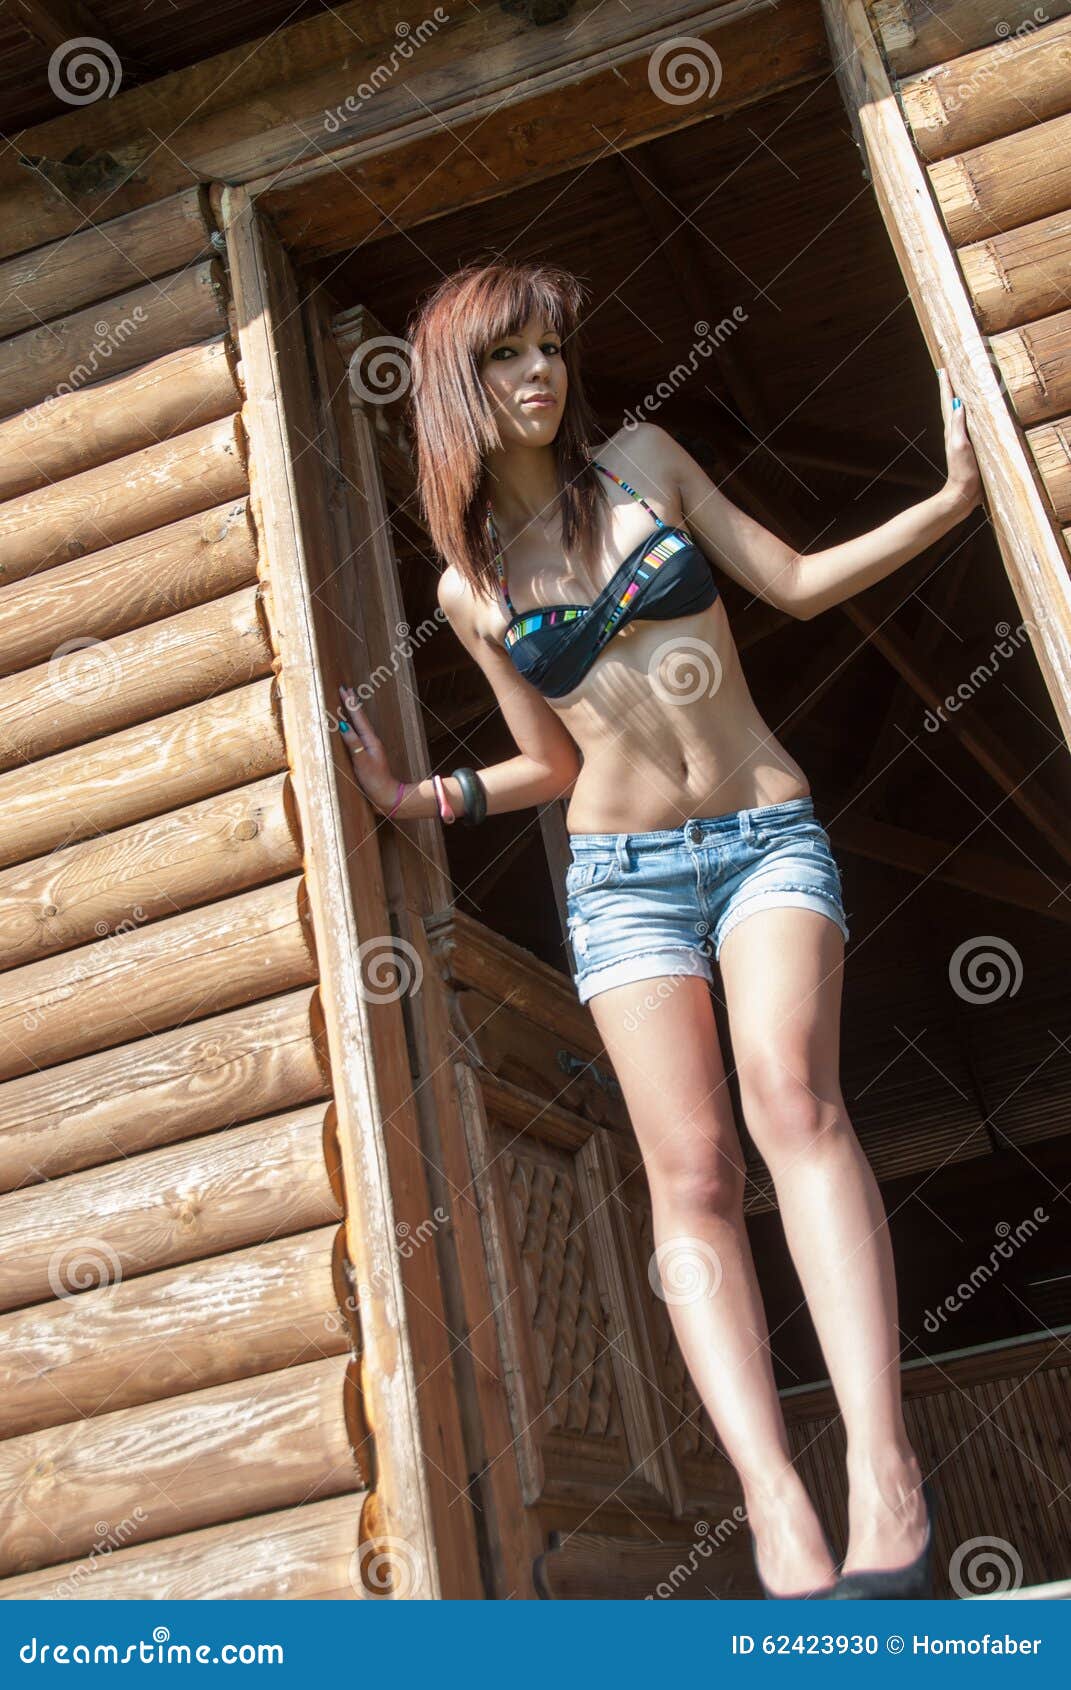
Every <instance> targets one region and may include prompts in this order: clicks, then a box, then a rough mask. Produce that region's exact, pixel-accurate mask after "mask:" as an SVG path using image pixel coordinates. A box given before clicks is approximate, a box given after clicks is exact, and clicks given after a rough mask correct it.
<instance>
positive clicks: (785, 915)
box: [720, 907, 926, 1572]
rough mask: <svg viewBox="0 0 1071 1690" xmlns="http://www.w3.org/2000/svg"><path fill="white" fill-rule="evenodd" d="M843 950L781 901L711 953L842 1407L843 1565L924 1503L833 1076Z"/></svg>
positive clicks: (874, 1188) (891, 1281) (883, 1560)
mask: <svg viewBox="0 0 1071 1690" xmlns="http://www.w3.org/2000/svg"><path fill="white" fill-rule="evenodd" d="M843 960H844V940H843V939H842V937H841V934H840V930H839V929H838V928H837V926H836V925H835V923H834V922H832V921H830V920H828V919H827V918H826V917H825V916H823V915H819V914H818V913H817V912H815V911H813V910H806V909H796V908H790V907H789V908H777V909H767V910H758V911H756V912H754V913H753V914H752V915H749V916H747V917H746V918H745V919H744V920H742V921H740V922H739V924H738V925H737V926H736V927H735V928H733V929H732V931H731V932H730V933H729V934H728V936H727V938H726V939H725V942H724V944H723V945H722V949H721V957H720V964H721V973H722V981H723V983H724V986H725V994H726V1002H727V1005H728V1011H729V1031H730V1037H731V1039H732V1046H733V1060H734V1062H735V1064H736V1070H737V1074H738V1077H739V1083H740V1096H741V1102H742V1105H743V1111H744V1119H745V1121H746V1123H747V1128H748V1131H749V1132H750V1134H751V1136H752V1138H753V1139H754V1140H755V1144H756V1146H757V1148H758V1150H759V1152H760V1154H761V1155H762V1157H763V1158H764V1160H765V1162H766V1165H767V1167H768V1168H769V1170H770V1174H771V1177H772V1179H773V1182H774V1186H775V1188H776V1191H777V1200H778V1204H779V1207H780V1211H781V1219H782V1222H783V1224H784V1228H785V1237H786V1239H787V1241H788V1246H789V1249H790V1251H791V1253H792V1260H793V1262H794V1263H795V1266H796V1271H797V1273H798V1274H799V1277H800V1283H801V1285H802V1286H803V1290H804V1295H805V1296H806V1298H807V1305H808V1308H809V1310H810V1314H811V1319H812V1320H813V1322H814V1326H815V1331H816V1332H817V1334H818V1339H819V1342H820V1344H821V1346H822V1354H823V1356H824V1357H825V1361H826V1366H827V1367H828V1369H829V1376H830V1379H831V1381H832V1384H833V1389H834V1391H835V1392H836V1397H837V1402H838V1404H839V1405H840V1410H841V1413H842V1415H843V1417H844V1424H845V1429H846V1432H847V1439H848V1480H849V1487H850V1490H849V1534H850V1535H849V1542H848V1552H847V1555H846V1557H845V1561H844V1570H845V1571H846V1572H850V1571H851V1570H852V1569H853V1568H855V1567H894V1566H899V1565H901V1564H902V1563H904V1562H906V1561H910V1560H912V1559H913V1558H914V1556H915V1555H916V1554H918V1552H919V1551H920V1550H921V1548H922V1545H923V1541H924V1538H925V1528H926V1514H925V1504H924V1501H923V1498H922V1494H921V1491H920V1490H918V1489H917V1487H918V1485H919V1482H920V1479H921V1476H922V1475H921V1473H920V1471H919V1465H918V1462H917V1460H916V1459H915V1455H914V1452H913V1451H912V1449H911V1445H910V1443H909V1441H908V1436H907V1430H906V1428H905V1425H904V1417H903V1410H902V1407H901V1398H900V1344H899V1336H900V1334H899V1326H898V1321H897V1298H896V1282H895V1278H894V1271H893V1256H892V1246H891V1243H890V1240H889V1228H888V1223H887V1220H886V1217H885V1209H884V1206H883V1204H882V1200H881V1194H880V1192H879V1191H878V1185H877V1181H876V1180H875V1178H874V1174H873V1171H872V1169H871V1167H870V1164H869V1162H868V1161H867V1159H866V1156H865V1155H864V1153H863V1150H862V1147H861V1145H860V1143H859V1140H858V1138H857V1137H856V1135H855V1130H854V1128H853V1127H852V1124H851V1121H850V1120H849V1118H848V1112H847V1109H846V1107H845V1103H844V1098H843V1096H842V1095H841V1089H840V1003H841V982H842V972H843Z"/></svg>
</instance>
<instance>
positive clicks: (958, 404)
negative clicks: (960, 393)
mask: <svg viewBox="0 0 1071 1690" xmlns="http://www.w3.org/2000/svg"><path fill="white" fill-rule="evenodd" d="M962 405H963V400H962V399H953V401H952V409H953V410H954V411H958V410H960V409H961V408H962Z"/></svg>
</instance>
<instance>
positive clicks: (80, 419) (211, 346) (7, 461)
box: [0, 337, 241, 499]
mask: <svg viewBox="0 0 1071 1690" xmlns="http://www.w3.org/2000/svg"><path fill="white" fill-rule="evenodd" d="M240 398H241V396H240V394H239V392H238V386H237V382H236V380H235V371H234V360H233V357H232V353H231V348H230V344H229V342H228V341H226V340H225V339H223V338H222V337H219V338H218V339H216V340H206V341H202V342H201V343H200V344H199V345H197V346H183V347H180V348H179V350H178V351H177V352H165V354H164V356H163V357H162V358H154V359H153V361H152V363H150V364H144V365H142V366H141V367H140V368H139V369H136V370H131V371H130V372H129V373H128V374H127V375H120V376H111V377H109V378H108V380H106V381H101V382H97V383H95V384H94V385H93V386H92V387H81V388H76V389H75V390H74V391H73V392H71V393H66V394H63V395H62V396H60V397H58V398H53V399H46V400H45V401H44V402H43V403H42V404H40V405H32V406H31V407H30V409H29V410H28V411H20V412H19V413H18V414H17V415H16V416H13V417H8V418H7V419H6V421H4V422H0V499H14V498H16V497H17V496H18V495H19V494H20V493H32V492H34V491H35V490H36V489H37V488H38V487H48V486H49V485H50V484H51V483H52V482H54V481H62V480H64V479H65V477H67V476H71V475H80V474H81V473H82V472H83V470H87V469H96V467H97V466H98V464H106V463H110V462H111V460H112V459H113V458H123V457H127V456H128V455H129V454H130V453H131V452H140V451H142V450H143V449H144V448H145V447H146V446H151V445H153V444H154V443H155V442H156V441H159V440H171V439H173V438H174V436H175V435H176V434H184V433H187V432H188V431H189V430H190V429H191V428H200V427H202V426H203V424H205V423H210V422H216V421H217V420H218V419H219V418H220V417H225V416H229V415H230V413H231V412H232V411H236V410H237V409H238V406H239V403H240Z"/></svg>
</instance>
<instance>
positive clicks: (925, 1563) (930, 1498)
mask: <svg viewBox="0 0 1071 1690" xmlns="http://www.w3.org/2000/svg"><path fill="white" fill-rule="evenodd" d="M922 1496H923V1500H924V1501H925V1503H926V1542H925V1543H924V1544H923V1546H922V1548H921V1549H920V1551H919V1553H918V1554H917V1555H916V1557H915V1559H914V1560H913V1561H908V1562H907V1564H906V1565H905V1566H903V1567H874V1568H866V1567H857V1568H855V1569H853V1571H852V1572H850V1573H842V1574H841V1575H840V1578H839V1579H838V1580H837V1586H836V1589H835V1590H834V1592H833V1595H834V1598H835V1599H838V1600H840V1601H852V1600H855V1601H868V1600H873V1599H874V1598H891V1597H901V1598H912V1599H916V1600H917V1599H919V1598H923V1599H925V1598H927V1597H932V1596H933V1522H934V1518H935V1516H936V1514H937V1492H936V1490H935V1489H934V1487H933V1485H932V1484H931V1483H930V1481H929V1479H923V1481H922Z"/></svg>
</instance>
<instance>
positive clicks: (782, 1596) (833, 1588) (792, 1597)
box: [748, 1527, 838, 1602]
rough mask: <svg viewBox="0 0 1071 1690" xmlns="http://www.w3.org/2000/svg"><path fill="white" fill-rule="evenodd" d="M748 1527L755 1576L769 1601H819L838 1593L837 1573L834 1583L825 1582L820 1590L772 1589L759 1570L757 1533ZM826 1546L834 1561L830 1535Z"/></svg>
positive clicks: (830, 1557) (834, 1576)
mask: <svg viewBox="0 0 1071 1690" xmlns="http://www.w3.org/2000/svg"><path fill="white" fill-rule="evenodd" d="M748 1529H749V1534H750V1537H751V1558H752V1560H753V1561H754V1563H755V1577H756V1578H757V1579H758V1581H759V1584H760V1585H761V1586H762V1594H763V1595H764V1596H765V1597H766V1598H767V1600H768V1601H771V1602H804V1601H813V1602H818V1601H822V1600H825V1599H827V1598H828V1597H830V1596H835V1595H836V1593H837V1584H838V1579H837V1574H836V1573H834V1574H833V1583H832V1584H824V1585H822V1586H821V1588H820V1589H818V1590H792V1591H781V1590H771V1589H770V1587H769V1585H768V1584H767V1583H766V1580H765V1579H764V1578H763V1576H762V1574H761V1573H760V1572H759V1555H758V1549H757V1546H756V1543H755V1533H754V1532H753V1531H751V1530H750V1527H749V1528H748ZM826 1548H827V1549H829V1559H830V1560H831V1561H833V1560H834V1557H833V1551H832V1549H830V1547H829V1539H828V1537H827V1538H826ZM834 1565H836V1563H835V1561H834Z"/></svg>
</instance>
